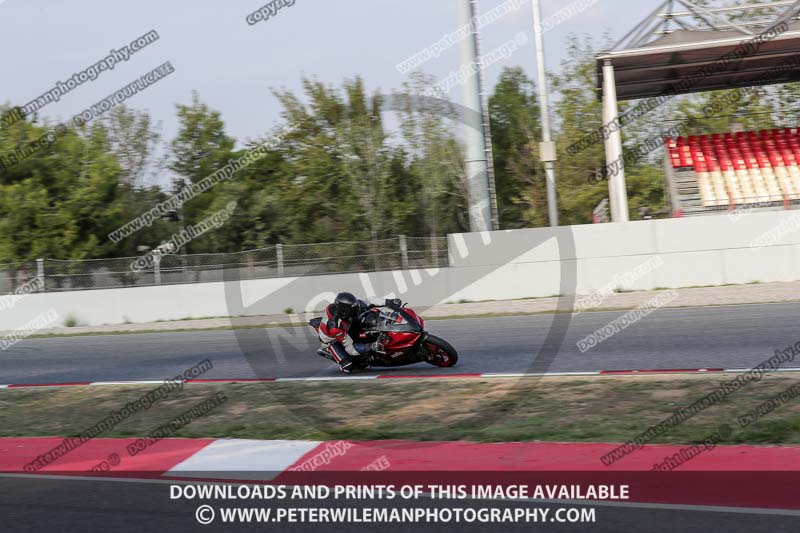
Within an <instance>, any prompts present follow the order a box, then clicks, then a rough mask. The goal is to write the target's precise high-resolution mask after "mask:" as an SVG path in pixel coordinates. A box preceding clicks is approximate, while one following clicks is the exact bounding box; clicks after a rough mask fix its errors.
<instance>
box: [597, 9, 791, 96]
mask: <svg viewBox="0 0 800 533" xmlns="http://www.w3.org/2000/svg"><path fill="white" fill-rule="evenodd" d="M680 3H682V4H684V5H688V6H689V9H690V11H687V12H685V13H678V12H674V11H667V12H666V13H665V12H663V11H664V10H667V9H668V7H672V6H671V4H673V2H663V3H662V4H660V5H659V7H658V8H657V9H656V11H654V12H653V14H651V15H650V16H649V17H648V18H646V19H645V20H644V21H643V22H642V23H640V25H639V26H637V27H636V28H634V29H633V30H631V32H630V33H629V34H628V36H626V37H625V38H624V39H623V41H621V42H620V43H618V44H617V45H616V46H615V47H614V48H613V49H612V50H610V51H608V52H604V53H601V54H599V55H598V56H597V87H598V89H601V88H602V86H603V71H602V67H603V64H604V62H605V61H606V60H611V62H612V64H613V66H614V74H615V81H616V88H617V99H618V100H631V99H637V98H647V97H653V96H660V95H671V94H685V93H692V92H702V91H713V90H719V89H732V88H737V87H750V86H754V85H767V84H773V83H785V82H791V81H800V22H798V21H797V20H796V18H797V14H798V4H800V2H773V3H772V4H776V5H775V6H774V7H775V8H778V7H780V8H786V6H787V5H788V6H789V7H788V8H787V9H785V10H783V9H782V10H783V13H782V14H781V15H780V16H778V17H776V18H774V19H770V20H768V21H762V24H760V25H759V24H757V23H753V24H746V23H742V24H737V23H736V22H732V21H731V20H729V19H724V20H723V19H721V18H720V17H719V15H720V13H715V12H714V10H703V9H701V8H698V7H697V6H694V5H693V4H691V3H690V2H688V1H683V0H681V2H680ZM667 4H669V6H667ZM717 11H724V10H717ZM680 15H684V16H686V15H688V16H690V17H691V18H693V19H694V20H696V21H697V20H700V21H701V23H700V24H691V23H688V22H686V21H685V19H684V21H681V18H680ZM715 16H716V17H717V18H716V19H714V18H713V17H715ZM670 22H673V23H677V24H678V25H679V26H680V27H678V28H676V29H671V30H670V29H666V27H667V25H668V24H669V23H670ZM659 27H661V30H660V31H653V30H655V29H657V28H659ZM751 27H752V29H751ZM648 30H650V31H649V32H648ZM647 33H650V36H648V35H645V37H643V38H641V37H640V36H641V35H642V34H647ZM633 34H635V35H634V38H632V39H629V37H630V36H631V35H633ZM637 37H640V38H638V39H637ZM748 43H751V44H750V46H749V47H748V46H747V45H748ZM737 50H738V51H739V52H740V53H739V54H737V55H736V56H735V57H736V59H732V60H729V61H726V62H723V61H721V59H722V58H725V57H726V55H727V56H728V58H731V57H732V56H731V54H732V53H736V51H737ZM689 80H691V81H689ZM599 92H600V91H599V90H598V94H599Z"/></svg>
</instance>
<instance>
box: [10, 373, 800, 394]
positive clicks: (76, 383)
mask: <svg viewBox="0 0 800 533" xmlns="http://www.w3.org/2000/svg"><path fill="white" fill-rule="evenodd" d="M751 370H752V369H751V368H653V369H641V370H595V371H590V372H547V373H531V374H529V373H525V372H519V373H514V372H488V373H483V374H378V375H367V376H309V377H297V378H219V379H190V380H188V381H186V383H271V382H283V381H361V380H369V379H475V378H479V379H491V378H537V377H538V378H541V377H559V376H561V377H564V376H566V377H569V376H637V375H652V374H712V373H713V374H726V373H742V372H750V371H751ZM769 372H800V368H778V369H775V370H770V371H769ZM162 383H164V382H163V380H162V381H156V380H143V381H69V382H64V383H15V384H11V385H0V389H22V388H27V387H88V386H94V385H101V386H110V385H160V384H162Z"/></svg>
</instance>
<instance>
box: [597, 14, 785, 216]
mask: <svg viewBox="0 0 800 533" xmlns="http://www.w3.org/2000/svg"><path fill="white" fill-rule="evenodd" d="M798 20H800V0H797V1H775V2H762V3H754V4H747V5H736V6H729V7H718V8H709V7H700V6H698V5H696V4H694V3H692V2H691V1H690V0H665V1H663V2H660V3H659V4H658V6H656V8H655V10H654V11H653V12H652V13H651V14H650V15H649V16H648V17H646V18H645V19H644V20H643V21H642V22H641V23H640V24H638V25H637V26H636V27H634V28H633V29H632V30H631V31H630V32H629V33H628V34H627V35H626V36H625V37H623V39H622V40H621V41H619V42H618V43H616V44H615V45H614V46H613V47H612V48H611V49H610V50H608V51H606V52H603V53H601V54H599V55H598V56H597V87H598V95H599V96H600V97H601V98H602V101H603V116H604V122H605V123H607V124H611V123H612V122H614V121H616V122H617V123H618V124H620V125H622V126H624V125H625V124H627V123H628V122H630V120H635V119H638V118H639V117H642V116H644V115H646V114H647V113H649V112H651V111H652V110H653V109H655V108H656V107H658V106H659V105H662V104H663V103H665V102H667V101H668V100H669V99H671V98H672V97H674V96H676V95H680V94H689V93H695V92H705V91H714V90H722V89H739V88H745V87H756V86H760V85H770V84H778V83H788V82H798V81H800V68H798V65H800V22H798ZM618 100H640V102H639V103H637V105H635V106H633V108H632V110H631V111H626V114H625V115H629V116H620V115H619V114H618V112H617V102H618ZM798 126H800V124H798ZM619 130H620V127H616V128H609V131H610V133H609V134H608V135H606V136H604V137H603V140H604V142H605V153H606V162H607V163H608V162H610V161H619V160H621V159H622V143H621V138H620V134H619ZM676 133H678V132H673V137H666V138H665V139H664V141H665V148H666V149H665V154H664V174H665V180H666V186H667V187H666V188H667V191H668V202H669V206H670V211H671V213H672V216H676V217H680V216H692V215H704V214H714V213H719V212H720V211H727V210H734V209H737V208H740V207H746V208H748V209H759V210H775V209H789V208H793V207H795V206H798V205H800V135H798V128H779V129H763V130H758V131H735V132H734V131H729V132H718V133H713V134H706V135H685V134H686V133H687V132H685V131H680V133H681V134H682V135H683V136H677V137H675V136H674V135H675V134H676ZM625 191H626V183H625V173H624V168H622V169H620V170H619V172H617V173H615V175H614V176H612V177H611V178H610V179H609V198H610V200H611V213H612V219H613V220H614V221H615V222H616V221H625V220H627V195H626V192H625Z"/></svg>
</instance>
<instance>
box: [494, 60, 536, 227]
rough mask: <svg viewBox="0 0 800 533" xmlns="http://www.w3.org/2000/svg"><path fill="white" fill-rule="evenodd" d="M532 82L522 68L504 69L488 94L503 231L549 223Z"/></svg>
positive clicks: (499, 209) (498, 202)
mask: <svg viewBox="0 0 800 533" xmlns="http://www.w3.org/2000/svg"><path fill="white" fill-rule="evenodd" d="M538 112H539V111H538V104H537V102H536V96H535V86H534V83H533V81H531V80H530V79H529V78H528V77H527V76H526V75H525V72H524V71H523V70H522V68H520V67H506V68H504V69H503V71H502V73H501V74H500V80H499V81H498V83H497V85H496V86H495V89H494V94H492V96H491V97H490V98H489V116H490V120H491V124H492V148H493V151H494V171H495V187H496V189H497V207H498V211H499V215H500V226H501V227H502V228H503V229H512V228H524V227H531V226H544V225H546V224H547V189H546V183H545V180H544V173H543V172H542V169H541V165H540V164H539V160H538V154H537V149H536V141H537V138H539V136H538V131H539V121H538V119H537V117H538Z"/></svg>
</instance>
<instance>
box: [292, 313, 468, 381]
mask: <svg viewBox="0 0 800 533" xmlns="http://www.w3.org/2000/svg"><path fill="white" fill-rule="evenodd" d="M321 321H322V317H318V318H313V319H311V320H310V321H309V322H308V324H309V325H310V326H311V327H312V328H314V330H315V331H318V330H319V325H320V322H321ZM358 322H359V324H361V327H360V328H357V329H356V331H354V330H353V329H351V334H353V335H354V339H353V340H354V341H356V342H374V341H376V340H380V341H381V345H382V346H383V351H384V352H386V353H382V354H381V353H371V354H369V355H368V356H367V358H368V359H365V360H363V361H362V360H356V361H354V363H355V364H356V366H359V367H360V368H361V369H365V368H368V367H370V366H405V365H413V364H416V363H429V364H432V365H433V366H438V367H442V368H446V367H451V366H454V365H455V364H456V363H457V362H458V352H456V349H455V348H453V347H452V346H451V345H450V343H449V342H447V341H446V340H444V339H442V338H439V337H437V336H435V335H431V334H430V333H428V332H427V331H425V320H424V319H423V318H422V317H421V316H419V315H418V314H417V313H415V312H414V311H413V310H412V309H409V308H407V307H405V306H403V307H392V308H389V307H377V308H372V309H369V310H367V311H365V312H364V313H362V315H361V317H360V319H359V321H358ZM319 354H320V355H324V356H325V357H327V358H328V359H330V360H332V361H333V357H332V356H331V355H330V354H328V353H327V350H321V351H320V352H319Z"/></svg>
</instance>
